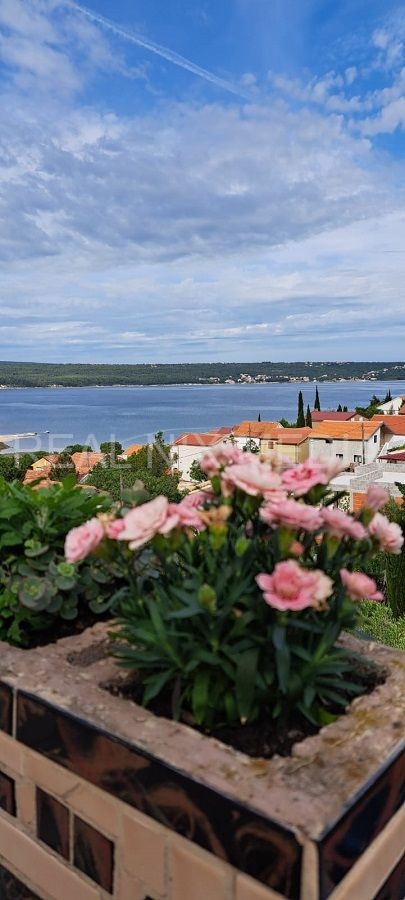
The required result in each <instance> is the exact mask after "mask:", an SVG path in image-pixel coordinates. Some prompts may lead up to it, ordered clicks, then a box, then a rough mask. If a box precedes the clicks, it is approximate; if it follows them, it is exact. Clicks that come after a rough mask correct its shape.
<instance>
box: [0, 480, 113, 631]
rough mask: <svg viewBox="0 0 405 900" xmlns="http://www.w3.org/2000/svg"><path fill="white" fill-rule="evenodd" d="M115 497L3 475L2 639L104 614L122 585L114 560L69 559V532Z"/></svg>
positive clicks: (68, 483)
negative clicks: (36, 485) (37, 486)
mask: <svg viewBox="0 0 405 900" xmlns="http://www.w3.org/2000/svg"><path fill="white" fill-rule="evenodd" d="M110 505H111V501H110V499H109V498H105V497H103V498H100V496H99V495H94V493H93V494H91V495H90V492H88V491H86V490H84V489H77V488H76V487H75V483H74V479H73V478H71V477H69V478H66V479H65V480H64V482H63V483H62V484H55V485H51V486H50V487H48V488H40V489H39V490H33V489H32V488H31V487H23V486H21V485H19V484H17V483H16V482H14V483H8V482H6V481H5V480H4V479H3V478H0V638H1V639H3V640H7V641H9V642H10V643H14V644H22V645H26V644H28V643H30V641H32V638H33V633H34V632H38V631H40V630H41V629H44V628H47V627H50V626H51V625H53V624H54V623H55V622H56V621H57V620H58V619H62V620H70V619H75V618H76V617H77V616H78V615H79V614H81V613H82V612H83V611H84V610H87V609H88V608H90V610H91V611H92V612H93V613H99V612H100V613H101V612H104V611H105V610H106V609H107V608H108V606H109V604H110V597H111V596H112V594H113V593H114V590H115V589H116V586H117V579H118V577H119V572H118V570H117V565H116V564H115V563H114V562H111V561H108V566H107V561H106V560H104V559H103V558H102V557H100V558H97V557H93V558H92V559H91V560H89V561H87V560H86V561H84V562H83V563H81V564H80V565H72V564H69V563H67V562H66V561H65V557H64V541H65V536H66V533H67V531H68V530H69V529H70V528H74V527H76V526H78V525H80V524H82V523H83V522H85V521H86V520H87V519H88V518H89V517H93V516H94V515H95V514H96V513H97V512H100V511H103V510H107V509H108V508H109V507H110Z"/></svg>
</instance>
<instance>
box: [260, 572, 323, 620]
mask: <svg viewBox="0 0 405 900" xmlns="http://www.w3.org/2000/svg"><path fill="white" fill-rule="evenodd" d="M256 582H257V584H258V585H259V588H260V589H261V590H262V591H263V596H264V599H265V602H266V603H268V604H269V606H272V607H274V608H275V609H280V610H288V609H290V610H295V611H296V612H299V611H300V610H302V609H307V608H308V607H310V606H312V607H314V608H315V609H322V608H323V607H324V606H325V601H326V599H327V597H330V595H331V593H332V591H333V581H332V579H331V578H329V576H328V575H325V574H324V572H321V571H320V570H319V569H312V570H308V569H303V568H302V567H301V566H300V565H299V563H298V562H297V561H296V560H295V559H288V560H286V561H285V562H280V563H277V565H276V566H275V568H274V572H273V574H272V575H267V574H265V573H261V574H260V575H257V576H256Z"/></svg>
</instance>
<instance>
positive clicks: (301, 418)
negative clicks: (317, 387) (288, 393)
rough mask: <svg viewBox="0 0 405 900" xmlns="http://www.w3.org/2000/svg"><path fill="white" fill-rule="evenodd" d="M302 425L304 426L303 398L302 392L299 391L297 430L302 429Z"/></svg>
mask: <svg viewBox="0 0 405 900" xmlns="http://www.w3.org/2000/svg"><path fill="white" fill-rule="evenodd" d="M304 425H305V415H304V398H303V396H302V391H300V392H299V394H298V411H297V428H303V427H304Z"/></svg>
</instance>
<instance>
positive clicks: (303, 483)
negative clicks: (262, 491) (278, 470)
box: [281, 460, 330, 497]
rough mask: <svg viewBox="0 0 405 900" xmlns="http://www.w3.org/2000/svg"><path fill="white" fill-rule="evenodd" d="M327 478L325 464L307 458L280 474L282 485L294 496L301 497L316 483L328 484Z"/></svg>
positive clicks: (328, 476)
mask: <svg viewBox="0 0 405 900" xmlns="http://www.w3.org/2000/svg"><path fill="white" fill-rule="evenodd" d="M329 478H330V475H329V473H328V470H327V466H326V465H325V463H322V462H320V461H318V460H307V461H306V462H303V463H300V464H299V465H298V466H294V467H293V468H291V469H286V471H285V472H283V474H282V476H281V480H282V483H283V487H284V488H285V489H286V490H287V491H291V493H293V494H295V496H296V497H303V496H304V494H307V493H308V491H310V490H311V488H313V487H315V486H316V485H317V484H328V481H329Z"/></svg>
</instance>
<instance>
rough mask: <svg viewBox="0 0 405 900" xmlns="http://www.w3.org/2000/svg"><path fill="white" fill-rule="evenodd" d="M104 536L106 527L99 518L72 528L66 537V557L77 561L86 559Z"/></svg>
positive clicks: (71, 561)
mask: <svg viewBox="0 0 405 900" xmlns="http://www.w3.org/2000/svg"><path fill="white" fill-rule="evenodd" d="M103 537H104V528H103V526H102V524H101V522H100V520H99V519H90V520H89V521H88V522H85V523H84V524H83V525H79V526H78V528H72V529H71V530H70V531H69V532H68V534H67V535H66V539H65V558H66V560H67V562H70V563H75V562H79V560H81V559H85V557H86V556H88V554H89V553H91V552H92V551H93V550H95V549H96V547H98V545H99V543H100V541H102V539H103Z"/></svg>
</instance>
